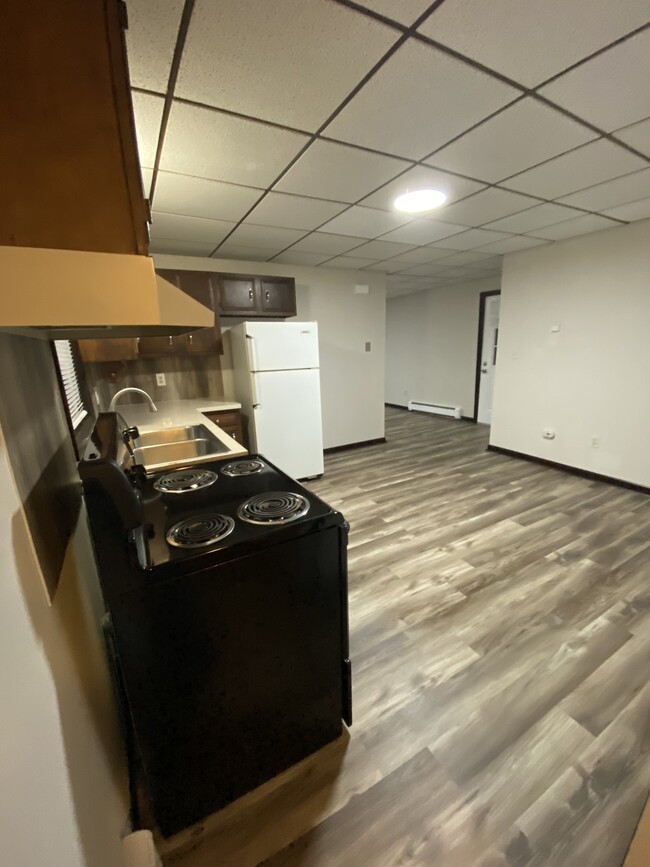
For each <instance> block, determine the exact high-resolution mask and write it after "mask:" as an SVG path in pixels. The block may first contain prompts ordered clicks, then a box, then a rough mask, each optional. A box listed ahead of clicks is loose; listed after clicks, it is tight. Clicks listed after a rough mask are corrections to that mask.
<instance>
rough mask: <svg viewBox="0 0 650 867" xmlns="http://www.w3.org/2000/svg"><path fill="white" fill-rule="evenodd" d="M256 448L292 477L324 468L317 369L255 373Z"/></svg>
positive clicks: (254, 415) (310, 474) (254, 413)
mask: <svg viewBox="0 0 650 867" xmlns="http://www.w3.org/2000/svg"><path fill="white" fill-rule="evenodd" d="M253 380H254V385H255V405H254V409H253V418H254V424H255V441H256V446H255V447H256V450H257V451H258V452H260V453H261V454H262V455H264V456H265V457H267V458H268V459H269V460H270V461H271V462H272V463H274V464H276V465H277V466H278V467H279V468H280V469H281V470H283V471H284V472H285V473H287V474H288V475H290V476H292V477H293V478H294V479H306V478H308V477H309V476H317V475H320V473H322V472H323V425H322V420H321V407H320V380H319V375H318V370H271V371H264V372H262V373H254V374H253Z"/></svg>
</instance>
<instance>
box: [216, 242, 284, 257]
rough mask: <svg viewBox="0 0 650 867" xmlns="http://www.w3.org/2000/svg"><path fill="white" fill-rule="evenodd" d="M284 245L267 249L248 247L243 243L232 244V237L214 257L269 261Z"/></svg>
mask: <svg viewBox="0 0 650 867" xmlns="http://www.w3.org/2000/svg"><path fill="white" fill-rule="evenodd" d="M282 246H283V245H278V246H277V248H276V249H275V250H274V249H265V248H263V247H247V246H245V245H242V244H231V243H230V238H229V239H228V240H227V241H226V243H225V244H223V245H222V246H221V247H219V249H218V250H217V252H216V253H215V255H214V256H213V258H214V259H243V260H248V261H250V262H267V261H268V260H269V259H270V258H271V257H272V256H274V255H275V254H276V253H279V252H280V250H281V249H282Z"/></svg>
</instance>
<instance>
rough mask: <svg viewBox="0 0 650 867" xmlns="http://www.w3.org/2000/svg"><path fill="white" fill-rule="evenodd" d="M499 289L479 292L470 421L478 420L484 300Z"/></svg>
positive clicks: (499, 292) (498, 293)
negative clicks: (472, 414) (472, 404)
mask: <svg viewBox="0 0 650 867" xmlns="http://www.w3.org/2000/svg"><path fill="white" fill-rule="evenodd" d="M500 294H501V290H500V289H491V290H490V291H489V292H481V298H480V302H479V309H478V339H477V341H476V374H475V379H474V416H473V418H472V421H473V422H474V423H477V422H478V397H479V391H480V388H481V356H482V355H483V327H484V325H485V301H486V299H487V298H490V296H492V295H500Z"/></svg>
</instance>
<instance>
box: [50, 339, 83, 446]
mask: <svg viewBox="0 0 650 867" xmlns="http://www.w3.org/2000/svg"><path fill="white" fill-rule="evenodd" d="M54 349H55V351H56V357H57V359H58V361H59V370H60V371H61V379H62V380H63V390H64V392H65V399H66V403H67V404H68V411H69V413H70V419H71V421H72V427H73V428H74V429H75V430H76V429H77V427H78V426H79V425H80V424H81V422H82V421H83V420H84V419H85V417H86V416H87V415H88V413H87V412H86V409H85V407H84V402H83V398H82V397H81V391H80V389H79V378H78V374H77V367H76V365H75V363H74V357H73V355H72V346H71V345H70V341H69V340H55V341H54Z"/></svg>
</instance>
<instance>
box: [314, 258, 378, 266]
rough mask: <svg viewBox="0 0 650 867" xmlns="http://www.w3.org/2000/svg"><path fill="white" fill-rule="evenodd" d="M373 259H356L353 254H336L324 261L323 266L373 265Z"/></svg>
mask: <svg viewBox="0 0 650 867" xmlns="http://www.w3.org/2000/svg"><path fill="white" fill-rule="evenodd" d="M374 264H375V262H374V260H373V259H357V258H356V257H354V256H338V257H337V258H336V259H330V260H329V261H328V262H325V263H324V264H323V265H322V267H323V268H355V269H359V268H363V267H364V266H365V265H374Z"/></svg>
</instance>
